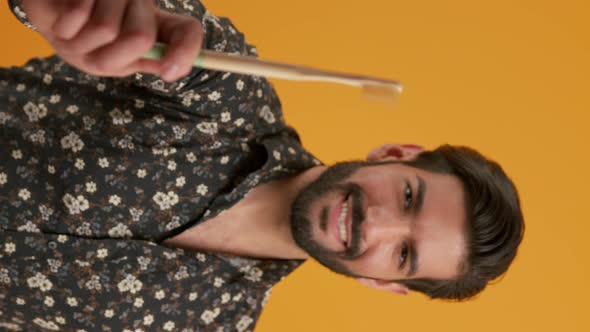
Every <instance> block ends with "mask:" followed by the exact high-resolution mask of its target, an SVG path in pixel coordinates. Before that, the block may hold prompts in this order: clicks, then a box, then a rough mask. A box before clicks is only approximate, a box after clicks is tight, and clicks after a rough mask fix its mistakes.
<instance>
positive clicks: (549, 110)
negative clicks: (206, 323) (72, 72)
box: [0, 0, 590, 332]
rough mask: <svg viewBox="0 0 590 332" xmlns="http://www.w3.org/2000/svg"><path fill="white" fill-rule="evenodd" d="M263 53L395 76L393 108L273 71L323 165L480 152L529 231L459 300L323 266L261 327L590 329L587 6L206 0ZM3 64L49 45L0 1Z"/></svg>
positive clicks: (282, 292)
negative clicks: (399, 147) (503, 173)
mask: <svg viewBox="0 0 590 332" xmlns="http://www.w3.org/2000/svg"><path fill="white" fill-rule="evenodd" d="M205 4H206V5H207V7H208V8H209V10H210V11H211V12H212V13H214V14H216V15H218V16H227V17H230V18H232V20H233V22H234V23H235V24H236V26H237V27H238V28H239V29H240V30H241V31H243V32H244V33H245V34H246V36H247V38H248V40H249V41H250V42H251V43H253V44H254V45H256V46H257V47H258V50H259V53H260V54H261V57H263V58H266V59H271V60H280V61H287V62H293V63H299V64H306V65H312V66H315V67H320V68H324V69H333V70H338V71H346V72H354V73H364V74H371V75H376V76H381V77H386V78H393V79H400V80H401V81H402V82H403V83H404V86H405V92H404V94H403V95H402V98H401V101H400V103H399V104H398V105H397V106H396V107H393V108H392V107H389V106H386V105H382V104H375V103H371V102H367V101H365V100H363V99H362V98H361V97H360V93H359V92H358V91H357V90H356V89H355V88H349V87H343V86H335V85H329V84H320V83H293V82H283V81H274V82H275V86H276V88H277V90H278V93H279V95H280V96H281V98H282V102H283V106H284V113H285V117H286V119H287V121H288V122H289V123H290V124H292V125H293V126H294V127H296V128H297V129H298V130H299V132H300V134H301V137H302V139H303V143H304V145H305V146H306V147H307V148H308V149H309V150H310V151H312V152H313V153H314V154H316V156H317V157H319V158H320V159H321V160H323V161H324V162H326V163H332V162H335V161H339V160H344V159H358V158H363V157H364V156H365V154H366V152H368V151H369V149H371V148H372V147H374V146H377V145H378V144H381V143H385V142H415V143H420V144H423V145H424V146H426V147H428V148H434V147H436V146H437V145H439V144H441V143H451V144H464V145H469V146H472V147H475V148H476V149H479V150H480V151H482V152H483V153H485V154H487V155H489V156H491V157H493V158H494V159H496V160H498V161H499V162H500V163H501V164H502V165H503V166H504V168H505V169H506V170H507V172H508V173H509V174H510V175H511V176H512V177H513V178H514V180H515V181H516V183H517V185H518V187H519V189H520V194H521V199H522V205H523V209H524V214H525V219H526V222H527V233H526V237H525V241H524V243H523V245H522V249H521V251H520V255H519V257H518V258H517V261H516V263H515V264H514V266H513V268H512V269H511V271H510V272H509V273H508V275H507V276H506V277H505V278H504V280H503V281H502V282H500V283H498V284H496V285H493V286H491V287H489V290H488V291H486V292H484V293H483V294H482V295H481V296H480V297H479V298H478V299H477V300H475V301H471V302H468V303H461V304H453V303H444V302H439V301H430V300H427V299H426V298H425V297H423V296H421V295H411V296H408V297H401V296H394V295H390V294H386V293H381V292H378V291H373V290H369V289H366V288H364V287H362V286H361V285H359V284H357V283H356V282H355V281H353V280H350V279H347V278H344V277H340V276H337V275H335V274H333V273H331V272H329V271H327V270H326V269H324V268H323V267H321V266H319V265H318V264H316V263H314V262H307V263H306V264H304V265H303V266H302V267H301V268H300V269H298V270H297V271H296V272H294V273H293V274H291V275H290V276H288V277H287V278H286V279H285V280H284V281H283V282H281V283H280V284H279V285H277V286H276V287H275V289H274V291H273V296H271V298H270V301H269V302H268V304H267V307H266V309H265V311H264V312H263V314H262V316H261V319H260V320H259V322H258V325H257V328H256V332H270V331H273V332H274V331H282V332H286V331H338V332H347V331H350V332H352V331H354V332H356V331H423V330H435V329H436V330H441V331H449V330H453V331H457V332H459V331H474V330H475V331H494V332H497V331H558V330H559V331H590V323H589V316H588V314H589V313H590V311H589V307H590V305H588V303H587V300H586V299H589V298H590V286H589V285H588V282H589V281H590V264H589V262H590V240H589V239H588V237H589V236H590V218H589V217H590V213H589V212H588V207H589V206H590V204H589V202H588V199H589V198H590V196H589V195H588V194H587V190H588V189H587V188H588V185H589V184H590V181H589V180H590V176H589V171H588V170H589V169H590V165H589V157H588V150H589V149H588V147H587V146H586V144H587V143H588V142H590V134H589V130H590V129H589V128H588V127H589V125H590V121H588V120H589V114H588V113H589V112H590V98H588V91H589V88H590V83H588V82H589V80H590V65H589V62H590V61H589V59H590V42H589V40H590V36H589V35H590V20H589V19H588V17H589V16H590V2H588V1H587V0H563V1H559V2H556V1H549V0H526V1H524V0H496V1H493V2H492V1H485V2H484V1H472V0H451V1H417V0H414V1H400V0H396V1H392V0H365V1H342V0H341V1H328V0H326V1H318V0H315V1H314V0H298V1H276V0H275V1H272V0H248V1H237V0H234V1H230V0H224V1H216V2H214V1H212V0H207V1H205ZM0 33H1V34H2V39H1V41H2V44H3V46H2V47H1V49H2V55H1V56H0V65H2V66H7V65H19V64H22V63H23V62H24V61H25V60H26V59H28V58H30V57H32V56H41V55H47V54H49V53H50V52H51V50H50V48H49V47H48V46H47V44H46V43H44V42H43V41H42V40H41V39H40V37H39V36H37V35H36V34H35V33H34V32H31V31H28V29H26V28H24V27H22V26H21V25H20V24H19V23H18V22H17V21H16V20H15V19H14V18H13V17H12V16H11V14H10V13H9V11H8V10H7V9H6V6H5V5H3V6H2V8H1V9H0Z"/></svg>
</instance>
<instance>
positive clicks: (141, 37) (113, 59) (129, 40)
mask: <svg viewBox="0 0 590 332" xmlns="http://www.w3.org/2000/svg"><path fill="white" fill-rule="evenodd" d="M156 29H157V27H156V16H155V6H154V4H153V2H152V1H151V0H131V1H130V2H129V5H128V6H127V10H126V14H125V17H124V19H123V24H122V27H121V32H120V34H119V37H118V38H117V39H116V40H115V41H113V42H112V43H110V44H108V45H105V46H103V47H101V48H99V49H97V50H96V51H93V52H92V53H90V54H88V56H87V59H86V61H87V63H89V64H93V65H94V66H96V68H97V69H98V70H100V71H109V70H113V69H117V70H125V67H126V66H128V65H130V64H131V63H134V62H136V61H137V60H138V59H140V58H142V56H143V54H145V53H146V52H147V51H148V50H149V49H150V48H151V47H152V46H153V45H154V43H155V42H156ZM156 63H157V62H156Z"/></svg>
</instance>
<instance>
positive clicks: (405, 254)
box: [399, 242, 408, 267]
mask: <svg viewBox="0 0 590 332" xmlns="http://www.w3.org/2000/svg"><path fill="white" fill-rule="evenodd" d="M407 258H408V245H407V244H406V243H405V242H404V243H403V244H402V248H401V250H400V251H399V266H400V267H402V266H404V264H405V263H406V259H407Z"/></svg>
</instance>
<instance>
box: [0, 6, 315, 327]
mask: <svg viewBox="0 0 590 332" xmlns="http://www.w3.org/2000/svg"><path fill="white" fill-rule="evenodd" d="M10 4H11V8H12V9H13V12H14V13H15V15H16V16H17V17H19V18H20V20H21V21H23V23H27V21H26V15H25V14H24V12H23V10H22V7H21V6H20V3H19V1H10ZM159 5H160V6H162V7H163V8H166V9H168V10H171V11H176V12H182V13H185V14H189V15H193V16H195V17H196V18H197V19H200V20H201V21H202V22H203V25H204V26H205V30H206V31H205V36H206V38H205V47H206V48H210V49H217V50H220V51H225V52H238V53H240V54H248V55H256V50H255V48H254V47H253V46H252V45H249V44H247V43H246V42H245V40H244V37H243V35H242V34H241V33H240V32H238V31H237V29H236V28H235V27H234V26H233V25H232V24H231V22H230V21H229V20H227V19H225V18H217V17H215V16H213V15H211V14H210V13H208V12H207V11H206V10H205V9H204V7H203V6H202V5H201V4H200V3H199V2H197V1H170V0H168V1H161V2H159ZM318 164H320V162H319V161H318V160H316V159H315V158H314V157H313V156H312V155H311V154H309V153H308V152H307V151H306V150H305V149H304V148H303V147H302V146H301V143H300V140H299V137H298V136H297V134H296V132H295V131H294V130H293V129H292V128H290V127H288V126H287V125H286V124H285V122H284V119H283V116H282V113H281V105H280V102H279V99H278V97H277V95H276V93H275V91H274V89H273V87H272V85H271V84H270V83H269V82H268V81H267V80H265V79H263V78H260V77H252V76H243V75H234V74H229V73H222V72H214V71H207V70H201V69H197V68H196V69H194V70H193V71H192V72H191V74H190V75H189V76H188V77H186V78H184V79H182V80H180V81H179V82H176V83H171V84H170V83H165V82H164V81H162V80H160V79H159V78H158V77H155V76H151V75H141V74H136V75H134V76H132V77H128V78H125V79H112V78H98V77H93V76H89V75H86V74H84V73H81V72H79V71H77V70H76V69H75V68H73V67H71V66H69V65H67V64H65V63H64V62H63V61H61V60H60V59H59V58H58V57H55V56H54V57H49V58H46V59H33V60H31V61H29V62H28V63H27V64H26V65H24V66H23V67H18V68H2V69H0V229H1V231H0V330H2V329H5V330H8V331H12V330H16V331H18V330H21V331H41V330H67V331H236V330H237V331H251V330H253V328H254V326H255V321H256V319H257V318H258V316H259V314H260V312H261V310H262V306H263V304H264V301H265V299H266V297H267V296H268V293H269V291H270V288H271V287H272V286H273V285H274V284H275V283H276V282H278V281H279V280H281V279H282V278H283V277H284V276H286V275H287V274H288V273H289V272H291V271H292V270H293V269H294V268H296V267H297V266H298V265H299V264H300V263H301V261H298V260H270V259H269V260H259V259H248V258H241V257H234V256H228V255H219V254H215V253H208V252H194V251H188V250H183V249H178V248H170V247H167V246H164V245H162V244H161V243H162V241H163V240H165V239H166V238H169V237H172V236H174V235H176V234H179V233H180V232H182V231H184V230H186V229H188V228H190V227H192V226H195V225H197V224H199V223H202V222H203V221H205V220H207V219H209V218H211V217H214V216H216V215H217V214H219V213H220V212H221V211H223V210H225V209H228V208H230V207H231V206H233V205H234V204H235V203H236V202H238V201H239V200H240V199H241V198H243V197H244V195H246V194H247V193H248V191H250V190H251V189H253V188H255V187H256V186H257V185H259V184H262V183H265V182H268V181H271V180H274V179H278V178H281V177H284V176H286V175H290V174H294V173H296V172H300V171H302V170H304V169H306V168H309V167H312V166H314V165H318ZM236 222H240V220H236ZM236 236H238V235H237V234H236Z"/></svg>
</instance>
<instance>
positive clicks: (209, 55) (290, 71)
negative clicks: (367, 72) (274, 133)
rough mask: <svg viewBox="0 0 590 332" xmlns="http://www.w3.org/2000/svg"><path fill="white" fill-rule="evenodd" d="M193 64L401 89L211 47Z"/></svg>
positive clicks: (160, 48)
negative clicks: (234, 53) (218, 50)
mask: <svg viewBox="0 0 590 332" xmlns="http://www.w3.org/2000/svg"><path fill="white" fill-rule="evenodd" d="M164 53H165V45H164V44H161V43H157V44H156V45H155V46H154V47H153V48H152V49H151V50H150V51H149V52H148V53H147V54H145V57H147V58H151V59H161V58H162V57H163V55H164ZM193 65H194V66H196V67H201V68H206V69H212V70H219V71H228V72H232V73H238V74H246V75H255V76H265V77H274V78H282V79H287V80H297V81H327V82H334V83H341V84H347V85H354V86H363V85H366V84H378V85H383V84H384V85H389V86H394V87H397V88H398V89H399V90H400V91H401V84H400V83H399V82H397V81H388V80H382V79H376V78H370V77H365V76H359V75H349V74H341V73H333V72H328V71H323V70H318V69H314V68H309V67H304V66H297V65H290V64H285V63H279V62H273V61H266V60H260V59H258V58H255V57H250V56H241V55H231V54H228V53H223V52H215V51H211V50H201V53H200V54H199V56H198V57H197V59H196V60H195V61H194V62H193Z"/></svg>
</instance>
